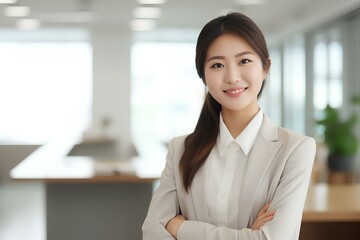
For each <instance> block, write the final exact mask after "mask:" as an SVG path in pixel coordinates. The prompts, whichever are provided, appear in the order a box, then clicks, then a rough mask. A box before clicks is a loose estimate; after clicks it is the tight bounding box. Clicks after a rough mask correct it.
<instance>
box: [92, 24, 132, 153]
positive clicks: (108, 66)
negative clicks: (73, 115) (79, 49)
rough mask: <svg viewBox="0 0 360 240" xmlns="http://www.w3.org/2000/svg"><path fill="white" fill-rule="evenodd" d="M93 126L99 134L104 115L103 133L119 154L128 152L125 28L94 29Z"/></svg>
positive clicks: (128, 35)
mask: <svg viewBox="0 0 360 240" xmlns="http://www.w3.org/2000/svg"><path fill="white" fill-rule="evenodd" d="M91 38H92V39H91V41H92V46H93V109H92V110H93V126H92V129H91V131H92V132H93V133H95V134H99V133H100V134H101V133H102V132H103V131H102V127H101V126H102V121H103V118H108V119H110V124H109V127H108V129H106V130H105V134H107V135H108V136H110V137H114V138H115V140H116V141H117V142H118V148H119V155H120V156H129V155H131V154H132V152H131V127H130V49H131V33H130V32H129V31H126V30H118V31H117V30H116V29H104V28H101V29H93V30H92V32H91Z"/></svg>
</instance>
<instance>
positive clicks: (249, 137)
mask: <svg viewBox="0 0 360 240" xmlns="http://www.w3.org/2000/svg"><path fill="white" fill-rule="evenodd" d="M262 120H263V111H262V110H261V109H260V110H259V111H258V112H257V114H256V115H255V117H254V118H253V119H252V120H251V121H250V123H249V124H248V125H247V126H246V127H245V129H244V130H243V131H242V132H241V133H240V135H239V136H237V137H236V138H235V139H234V138H233V137H232V136H231V134H230V132H229V130H228V129H227V127H226V125H225V123H224V120H223V118H222V114H221V113H220V123H219V124H220V125H219V136H218V139H217V146H218V149H219V154H220V157H221V158H222V157H223V156H224V155H225V153H226V151H227V148H228V146H229V144H230V143H231V142H233V141H234V142H236V143H237V144H238V145H239V146H240V147H241V149H242V150H243V152H244V154H245V155H246V156H247V155H248V154H249V152H250V150H251V148H252V146H253V145H254V142H255V139H256V136H257V134H258V132H259V130H260V127H261V123H262Z"/></svg>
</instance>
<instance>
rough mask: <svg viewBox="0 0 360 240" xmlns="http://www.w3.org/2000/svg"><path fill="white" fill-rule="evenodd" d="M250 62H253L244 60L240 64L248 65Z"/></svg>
mask: <svg viewBox="0 0 360 240" xmlns="http://www.w3.org/2000/svg"><path fill="white" fill-rule="evenodd" d="M249 62H251V61H250V60H249V59H243V60H241V61H240V64H247V63H249Z"/></svg>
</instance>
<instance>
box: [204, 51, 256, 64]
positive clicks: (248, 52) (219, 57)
mask: <svg viewBox="0 0 360 240" xmlns="http://www.w3.org/2000/svg"><path fill="white" fill-rule="evenodd" d="M247 54H253V53H252V52H250V51H244V52H241V53H238V54H236V55H235V57H241V56H243V55H247ZM216 59H220V60H224V59H225V57H224V56H212V57H210V58H209V59H208V60H207V62H210V61H211V60H216Z"/></svg>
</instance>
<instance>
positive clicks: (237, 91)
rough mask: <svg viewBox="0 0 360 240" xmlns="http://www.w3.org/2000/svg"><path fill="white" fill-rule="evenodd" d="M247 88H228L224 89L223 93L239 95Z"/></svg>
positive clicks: (233, 95)
mask: <svg viewBox="0 0 360 240" xmlns="http://www.w3.org/2000/svg"><path fill="white" fill-rule="evenodd" d="M246 89H247V88H230V89H227V90H225V91H224V93H225V94H226V95H228V96H230V97H237V96H240V95H241V94H242V93H243V92H245V90H246Z"/></svg>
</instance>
